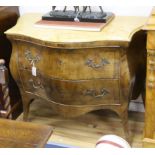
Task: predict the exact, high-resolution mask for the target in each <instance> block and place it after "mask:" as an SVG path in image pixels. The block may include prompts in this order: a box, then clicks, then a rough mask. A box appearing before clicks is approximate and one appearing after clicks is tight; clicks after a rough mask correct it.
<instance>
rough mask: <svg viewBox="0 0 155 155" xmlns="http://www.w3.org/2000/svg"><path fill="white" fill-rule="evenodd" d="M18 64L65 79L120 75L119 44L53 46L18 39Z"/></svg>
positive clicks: (114, 76)
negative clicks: (56, 47)
mask: <svg viewBox="0 0 155 155" xmlns="http://www.w3.org/2000/svg"><path fill="white" fill-rule="evenodd" d="M18 45H19V51H18V61H19V64H20V65H19V67H20V68H25V69H31V68H32V66H33V65H34V66H35V67H36V69H37V70H39V71H40V72H42V73H44V74H45V75H47V76H50V77H52V78H57V79H65V80H77V79H78V80H85V79H94V78H118V76H119V52H118V51H119V50H120V48H118V51H117V48H91V49H64V50H63V49H53V48H47V47H42V46H37V45H35V44H30V43H18Z"/></svg>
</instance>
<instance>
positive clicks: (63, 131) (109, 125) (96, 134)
mask: <svg viewBox="0 0 155 155" xmlns="http://www.w3.org/2000/svg"><path fill="white" fill-rule="evenodd" d="M18 120H21V121H22V115H20V116H19V117H18ZM29 121H30V122H34V123H39V124H48V125H51V126H53V127H54V132H53V135H52V136H51V138H50V139H49V141H50V142H56V143H61V144H67V145H71V146H76V147H95V143H96V142H97V140H98V139H99V138H100V137H101V136H103V135H106V134H115V135H118V136H121V137H122V138H124V132H123V129H122V124H121V122H120V119H119V117H118V116H117V115H116V114H115V113H113V112H110V111H105V110H100V111H95V112H91V113H88V114H85V115H82V116H80V117H77V118H72V119H68V118H62V117H60V116H58V115H57V114H54V113H52V109H51V108H50V107H49V105H48V104H46V103H42V102H41V101H35V102H33V103H32V104H31V107H30V115H29ZM143 125H144V113H137V112H130V113H129V128H130V134H131V139H132V142H131V145H132V147H136V148H140V147H142V135H143Z"/></svg>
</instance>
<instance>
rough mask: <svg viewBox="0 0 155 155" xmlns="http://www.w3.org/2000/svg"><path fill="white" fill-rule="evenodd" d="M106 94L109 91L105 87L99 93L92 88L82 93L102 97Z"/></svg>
mask: <svg viewBox="0 0 155 155" xmlns="http://www.w3.org/2000/svg"><path fill="white" fill-rule="evenodd" d="M107 94H109V91H107V90H106V89H105V88H103V89H101V90H100V94H97V91H96V90H94V89H87V90H86V91H85V92H84V95H90V96H92V97H95V98H99V97H104V96H106V95H107Z"/></svg>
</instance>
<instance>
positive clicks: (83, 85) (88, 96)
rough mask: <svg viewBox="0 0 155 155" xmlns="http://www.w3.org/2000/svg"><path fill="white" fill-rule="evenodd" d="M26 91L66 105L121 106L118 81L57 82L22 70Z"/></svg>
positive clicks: (21, 74)
mask: <svg viewBox="0 0 155 155" xmlns="http://www.w3.org/2000/svg"><path fill="white" fill-rule="evenodd" d="M20 76H21V79H22V85H23V88H24V90H25V91H28V92H31V93H34V94H37V95H39V96H41V97H45V98H48V99H50V100H52V101H54V102H57V103H61V104H65V105H113V104H119V81H118V80H106V79H99V80H79V81H69V80H56V79H51V78H50V77H45V76H44V75H42V74H40V75H39V76H38V77H34V76H32V75H31V72H30V71H26V70H20Z"/></svg>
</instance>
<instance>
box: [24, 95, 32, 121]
mask: <svg viewBox="0 0 155 155" xmlns="http://www.w3.org/2000/svg"><path fill="white" fill-rule="evenodd" d="M22 101H23V121H28V114H29V109H30V103H31V102H32V101H33V98H32V97H31V95H29V94H26V93H24V94H22Z"/></svg>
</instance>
